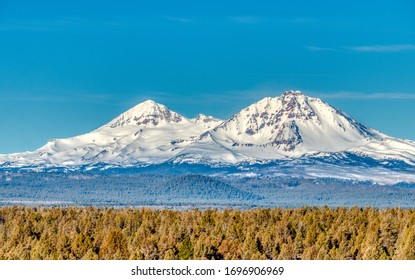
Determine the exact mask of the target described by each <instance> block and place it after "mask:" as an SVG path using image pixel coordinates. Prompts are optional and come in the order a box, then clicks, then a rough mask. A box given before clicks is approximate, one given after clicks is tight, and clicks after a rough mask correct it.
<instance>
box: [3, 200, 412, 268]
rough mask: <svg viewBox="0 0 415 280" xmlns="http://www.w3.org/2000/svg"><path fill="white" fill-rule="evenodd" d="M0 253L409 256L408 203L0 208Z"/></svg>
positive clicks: (129, 256)
mask: <svg viewBox="0 0 415 280" xmlns="http://www.w3.org/2000/svg"><path fill="white" fill-rule="evenodd" d="M0 259H36V260H37V259H57V260H68V259H92V260H93V259H136V260H144V259H147V260H157V259H232V260H239V259H246V260H248V259H255V260H262V259H283V260H288V259H319V260H324V259H336V260H349V259H350V260H352V259H357V260H363V259H366V260H376V259H385V260H389V259H402V260H404V259H405V260H406V259H411V260H413V259H415V211H414V209H398V208H396V209H382V210H379V209H375V208H370V207H367V208H357V207H353V208H328V207H322V208H317V207H303V208H298V209H280V208H273V209H253V210H203V211H200V210H196V209H195V210H189V211H174V210H152V209H148V208H142V209H132V208H121V209H114V208H94V207H63V208H62V207H50V208H29V207H17V206H13V207H1V208H0Z"/></svg>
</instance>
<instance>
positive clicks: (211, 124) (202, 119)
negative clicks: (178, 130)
mask: <svg viewBox="0 0 415 280" xmlns="http://www.w3.org/2000/svg"><path fill="white" fill-rule="evenodd" d="M191 121H193V122H194V123H197V124H199V125H201V126H203V127H205V128H206V129H212V128H215V127H216V126H218V125H219V124H221V123H223V120H221V119H218V118H214V117H212V116H206V115H204V114H199V115H198V116H197V117H196V118H194V119H191Z"/></svg>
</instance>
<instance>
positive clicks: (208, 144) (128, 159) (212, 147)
mask: <svg viewBox="0 0 415 280" xmlns="http://www.w3.org/2000/svg"><path fill="white" fill-rule="evenodd" d="M270 162H277V163H279V164H287V163H288V164H291V165H293V164H296V165H301V164H316V163H321V162H323V163H324V164H331V165H336V166H339V165H349V166H351V165H353V166H367V165H368V164H369V163H370V165H372V166H373V165H378V166H381V167H385V168H389V167H391V168H392V167H393V168H395V167H396V168H397V167H399V168H401V166H415V143H414V142H412V141H409V140H404V139H397V138H393V137H390V136H387V135H385V134H382V133H380V132H378V131H376V130H373V129H371V128H368V127H366V126H365V125H363V124H361V123H359V122H357V121H356V120H354V119H353V118H351V117H350V116H348V115H347V114H345V113H343V112H341V111H340V110H338V109H336V108H334V107H332V106H330V105H329V104H327V103H325V102H324V101H322V100H320V99H318V98H312V97H308V96H306V95H304V94H303V93H302V92H300V91H287V92H285V93H283V94H282V95H281V96H278V97H275V98H270V97H267V98H264V99H262V100H260V101H258V102H256V103H254V104H252V105H250V106H248V107H246V108H244V109H242V110H241V111H240V112H238V113H236V114H234V115H233V116H232V117H231V118H230V119H228V120H226V121H222V120H219V119H216V118H214V117H211V116H205V115H202V114H200V115H199V116H197V117H196V118H194V119H188V118H186V117H184V116H181V115H180V114H178V113H176V112H173V111H171V110H169V109H168V108H167V107H166V106H164V105H161V104H158V103H155V102H154V101H151V100H148V101H145V102H143V103H140V104H138V105H137V106H135V107H133V108H132V109H130V110H128V111H126V112H125V113H123V114H121V115H120V116H118V117H116V118H115V119H114V120H112V121H111V122H109V123H108V124H106V125H104V126H102V127H100V128H98V129H96V130H94V131H92V132H90V133H87V134H84V135H80V136H76V137H73V138H68V139H55V140H51V141H49V142H48V143H47V144H46V145H45V146H43V147H41V148H40V149H38V150H36V151H33V152H25V153H16V154H9V155H0V167H3V168H12V167H13V168H19V167H32V168H34V167H72V168H77V167H79V166H91V168H92V167H94V166H101V167H102V166H104V168H108V167H111V166H118V167H140V166H150V165H157V164H167V163H168V164H171V165H172V166H174V165H178V164H203V165H206V166H214V167H215V166H230V165H233V166H240V167H241V168H242V167H243V166H247V165H248V166H249V165H252V164H259V165H260V166H266V165H267V164H269V163H270ZM405 168H406V167H405Z"/></svg>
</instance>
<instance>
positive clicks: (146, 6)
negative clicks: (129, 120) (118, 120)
mask: <svg viewBox="0 0 415 280" xmlns="http://www.w3.org/2000/svg"><path fill="white" fill-rule="evenodd" d="M414 15H415V2H413V1H410V0H407V1H403V0H394V1H381V0H379V1H361V0H360V1H354V0H350V1H342V2H341V3H340V1H318V0H317V1H259V0H257V1H216V0H211V1H190V0H189V1H181V0H176V1H123V2H122V3H121V1H74V0H72V1H41V0H39V1H19V0H0V119H1V121H0V131H1V137H0V153H11V152H20V151H26V150H33V149H36V148H39V147H40V146H42V145H43V144H45V143H46V142H47V141H48V140H49V139H53V138H66V137H71V136H75V135H79V134H82V133H86V132H89V131H91V130H93V129H95V128H97V127H98V126H101V125H103V124H105V123H107V122H108V121H110V120H111V119H112V118H114V117H116V116H117V115H118V114H120V113H122V112H123V111H125V110H127V109H129V108H130V107H132V106H134V105H136V104H137V103H139V102H141V101H144V100H146V99H153V100H155V101H156V102H159V103H162V104H165V105H166V106H168V107H169V108H171V109H172V110H174V111H176V112H178V113H181V114H183V115H185V116H187V117H194V116H195V115H196V114H197V113H204V114H208V115H213V116H217V117H220V118H228V117H230V116H231V115H232V114H233V113H235V112H237V111H238V110H240V109H242V108H243V107H245V106H247V105H249V104H251V103H253V102H255V101H257V100H259V99H261V98H262V97H265V96H278V95H280V94H281V92H282V91H284V90H289V89H298V90H302V91H304V92H305V93H306V94H308V95H310V96H315V97H320V98H323V99H324V100H325V101H327V102H329V103H330V104H332V105H333V106H335V107H337V108H339V109H341V110H343V111H345V112H346V113H348V114H349V115H351V116H352V117H354V118H355V119H357V120H358V121H360V122H362V123H364V124H366V125H368V126H370V127H372V128H375V129H377V130H380V131H382V132H384V133H387V134H389V135H392V136H395V137H401V138H408V139H412V140H415V122H414V120H415V109H414V108H415V16H414Z"/></svg>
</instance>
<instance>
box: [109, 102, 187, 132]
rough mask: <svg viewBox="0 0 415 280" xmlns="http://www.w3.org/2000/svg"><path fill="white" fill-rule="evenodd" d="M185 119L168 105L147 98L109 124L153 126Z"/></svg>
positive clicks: (112, 126)
mask: <svg viewBox="0 0 415 280" xmlns="http://www.w3.org/2000/svg"><path fill="white" fill-rule="evenodd" d="M183 119H184V117H182V116H181V115H179V114H178V113H176V112H173V111H171V110H169V109H168V108H167V107H166V106H164V105H162V104H158V103H156V102H154V101H152V100H147V101H144V102H142V103H140V104H138V105H136V106H135V107H133V108H131V109H130V110H128V111H126V112H125V113H123V114H121V115H120V116H118V117H117V118H115V119H114V120H113V121H111V122H110V123H109V124H108V126H109V127H111V128H115V127H120V126H129V125H136V126H143V127H153V126H157V125H159V124H162V123H171V122H174V123H178V122H180V121H182V120H183Z"/></svg>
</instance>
